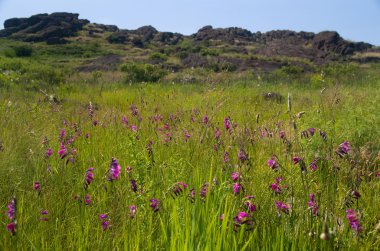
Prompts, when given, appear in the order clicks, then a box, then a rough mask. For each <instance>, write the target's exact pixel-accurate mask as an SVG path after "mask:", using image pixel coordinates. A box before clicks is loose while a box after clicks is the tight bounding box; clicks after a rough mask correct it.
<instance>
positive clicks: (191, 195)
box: [188, 188, 195, 203]
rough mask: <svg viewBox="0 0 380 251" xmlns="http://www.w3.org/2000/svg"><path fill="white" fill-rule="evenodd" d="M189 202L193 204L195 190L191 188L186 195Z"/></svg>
mask: <svg viewBox="0 0 380 251" xmlns="http://www.w3.org/2000/svg"><path fill="white" fill-rule="evenodd" d="M188 198H189V200H190V201H191V202H192V203H193V202H194V201H195V189H194V188H191V189H190V192H189V195H188Z"/></svg>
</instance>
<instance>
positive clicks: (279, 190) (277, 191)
mask: <svg viewBox="0 0 380 251" xmlns="http://www.w3.org/2000/svg"><path fill="white" fill-rule="evenodd" d="M270 187H271V189H272V190H273V191H274V192H275V193H276V194H279V193H281V187H280V186H279V184H278V183H273V184H272V185H270Z"/></svg>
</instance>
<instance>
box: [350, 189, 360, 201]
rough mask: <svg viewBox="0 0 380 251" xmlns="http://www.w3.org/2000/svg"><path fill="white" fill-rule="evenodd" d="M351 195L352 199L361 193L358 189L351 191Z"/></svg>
mask: <svg viewBox="0 0 380 251" xmlns="http://www.w3.org/2000/svg"><path fill="white" fill-rule="evenodd" d="M351 196H352V197H353V198H354V199H357V200H358V199H359V198H360V197H361V196H362V195H361V194H360V193H359V191H358V190H354V191H352V192H351Z"/></svg>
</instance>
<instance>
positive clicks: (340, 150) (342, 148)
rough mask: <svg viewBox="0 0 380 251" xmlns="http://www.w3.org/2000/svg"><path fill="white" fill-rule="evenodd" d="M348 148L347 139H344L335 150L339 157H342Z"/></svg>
mask: <svg viewBox="0 0 380 251" xmlns="http://www.w3.org/2000/svg"><path fill="white" fill-rule="evenodd" d="M350 149H351V148H350V143H349V142H348V141H344V142H343V143H342V144H340V145H339V148H338V150H337V151H336V153H337V154H338V155H339V157H341V158H343V156H344V155H346V154H348V152H349V151H350Z"/></svg>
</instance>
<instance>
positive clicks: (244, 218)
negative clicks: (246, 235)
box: [234, 212, 252, 225]
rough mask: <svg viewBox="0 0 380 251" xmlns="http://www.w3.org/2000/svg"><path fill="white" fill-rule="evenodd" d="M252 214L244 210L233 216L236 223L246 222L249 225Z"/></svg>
mask: <svg viewBox="0 0 380 251" xmlns="http://www.w3.org/2000/svg"><path fill="white" fill-rule="evenodd" d="M251 220H252V216H251V215H250V214H249V213H246V212H239V213H238V214H237V215H236V216H235V217H234V221H235V223H236V224H238V225H242V224H247V225H249V224H250V223H251Z"/></svg>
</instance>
